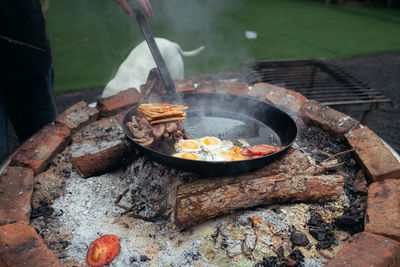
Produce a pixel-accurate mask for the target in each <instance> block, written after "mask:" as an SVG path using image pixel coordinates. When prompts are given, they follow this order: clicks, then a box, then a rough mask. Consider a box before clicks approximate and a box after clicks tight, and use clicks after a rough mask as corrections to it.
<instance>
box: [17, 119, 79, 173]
mask: <svg viewBox="0 0 400 267" xmlns="http://www.w3.org/2000/svg"><path fill="white" fill-rule="evenodd" d="M70 135H71V130H70V129H69V128H68V127H65V126H64V125H61V124H58V123H56V124H54V123H51V124H48V125H46V126H45V127H43V128H42V129H41V130H40V131H39V132H37V133H36V134H35V135H34V136H33V137H31V138H30V139H28V140H27V141H25V143H23V144H22V146H21V147H20V148H19V149H18V151H17V152H16V153H15V154H14V156H13V157H12V158H11V162H10V166H21V167H29V168H31V169H32V170H33V171H34V172H35V174H38V173H40V172H42V171H43V170H44V169H45V168H46V167H47V164H48V163H49V161H50V160H51V159H52V157H53V156H54V155H56V154H57V153H59V152H61V151H62V150H64V149H65V147H66V146H67V145H68V142H69V138H70Z"/></svg>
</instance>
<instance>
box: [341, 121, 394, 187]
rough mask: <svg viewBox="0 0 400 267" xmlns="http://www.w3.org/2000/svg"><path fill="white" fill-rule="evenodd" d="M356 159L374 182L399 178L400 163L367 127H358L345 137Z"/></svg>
mask: <svg viewBox="0 0 400 267" xmlns="http://www.w3.org/2000/svg"><path fill="white" fill-rule="evenodd" d="M345 137H346V140H347V142H348V143H349V144H350V146H351V147H352V148H357V149H356V151H355V155H356V158H357V160H358V162H359V163H360V164H361V166H362V167H363V169H364V170H365V172H366V173H367V174H368V176H369V177H370V178H371V179H372V180H374V181H381V180H384V179H392V178H400V162H399V161H398V160H397V159H396V157H395V156H394V155H393V153H392V152H391V151H390V150H389V149H388V148H387V147H386V146H385V144H384V143H383V142H382V140H381V139H380V138H379V137H378V136H377V135H376V134H375V133H374V132H373V131H372V130H371V129H369V128H368V127H366V126H360V127H357V128H355V129H353V130H352V131H350V132H349V133H348V134H346V135H345Z"/></svg>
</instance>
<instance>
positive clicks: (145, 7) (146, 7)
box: [114, 0, 153, 18]
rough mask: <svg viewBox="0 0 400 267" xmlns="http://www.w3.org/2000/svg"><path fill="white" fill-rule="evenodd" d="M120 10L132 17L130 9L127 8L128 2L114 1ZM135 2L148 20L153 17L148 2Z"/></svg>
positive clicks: (123, 0) (138, 0) (136, 0)
mask: <svg viewBox="0 0 400 267" xmlns="http://www.w3.org/2000/svg"><path fill="white" fill-rule="evenodd" d="M114 1H115V2H117V4H118V5H120V6H121V7H122V9H123V10H124V11H125V12H126V13H127V14H128V15H129V16H130V17H133V11H132V8H131V7H130V6H129V4H128V1H129V0H114ZM135 2H136V3H137V4H138V5H139V6H141V7H142V8H143V10H144V12H145V13H146V15H147V16H148V17H149V18H152V17H153V9H152V8H151V5H150V2H149V0H135Z"/></svg>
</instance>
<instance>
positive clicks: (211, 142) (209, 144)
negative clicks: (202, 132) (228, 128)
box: [203, 137, 219, 146]
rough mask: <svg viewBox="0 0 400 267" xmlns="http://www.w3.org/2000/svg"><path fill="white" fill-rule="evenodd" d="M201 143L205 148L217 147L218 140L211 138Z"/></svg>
mask: <svg viewBox="0 0 400 267" xmlns="http://www.w3.org/2000/svg"><path fill="white" fill-rule="evenodd" d="M203 143H204V144H205V145H207V146H215V145H219V140H218V139H216V138H213V137H207V138H204V140H203Z"/></svg>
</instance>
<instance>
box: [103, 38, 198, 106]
mask: <svg viewBox="0 0 400 267" xmlns="http://www.w3.org/2000/svg"><path fill="white" fill-rule="evenodd" d="M155 41H156V43H157V46H158V49H159V50H160V53H161V55H162V57H163V59H164V62H165V65H166V66H167V68H168V70H169V72H170V74H171V78H172V79H183V77H184V68H183V60H182V56H185V57H190V56H195V55H197V54H198V53H200V52H201V51H202V50H203V49H204V46H200V47H199V48H197V49H195V50H192V51H183V50H182V49H181V47H180V46H179V45H178V44H177V43H174V42H171V41H169V40H167V39H163V38H155ZM155 67H156V63H155V61H154V58H153V55H152V54H151V52H150V49H149V47H148V45H147V43H146V41H143V42H141V43H140V44H139V45H138V46H136V47H135V48H134V49H133V50H132V51H131V53H130V54H129V56H128V57H127V58H126V59H125V61H124V62H122V64H121V66H120V67H119V69H118V71H117V74H116V75H115V77H114V78H113V79H112V80H111V81H109V82H108V84H107V85H106V87H105V89H104V91H103V94H102V95H101V96H102V97H103V98H104V97H109V96H112V95H115V94H117V93H118V92H120V91H122V90H126V89H129V88H136V89H137V90H138V91H139V92H140V85H142V84H145V83H146V80H147V76H148V75H149V71H150V70H151V69H152V68H155Z"/></svg>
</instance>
